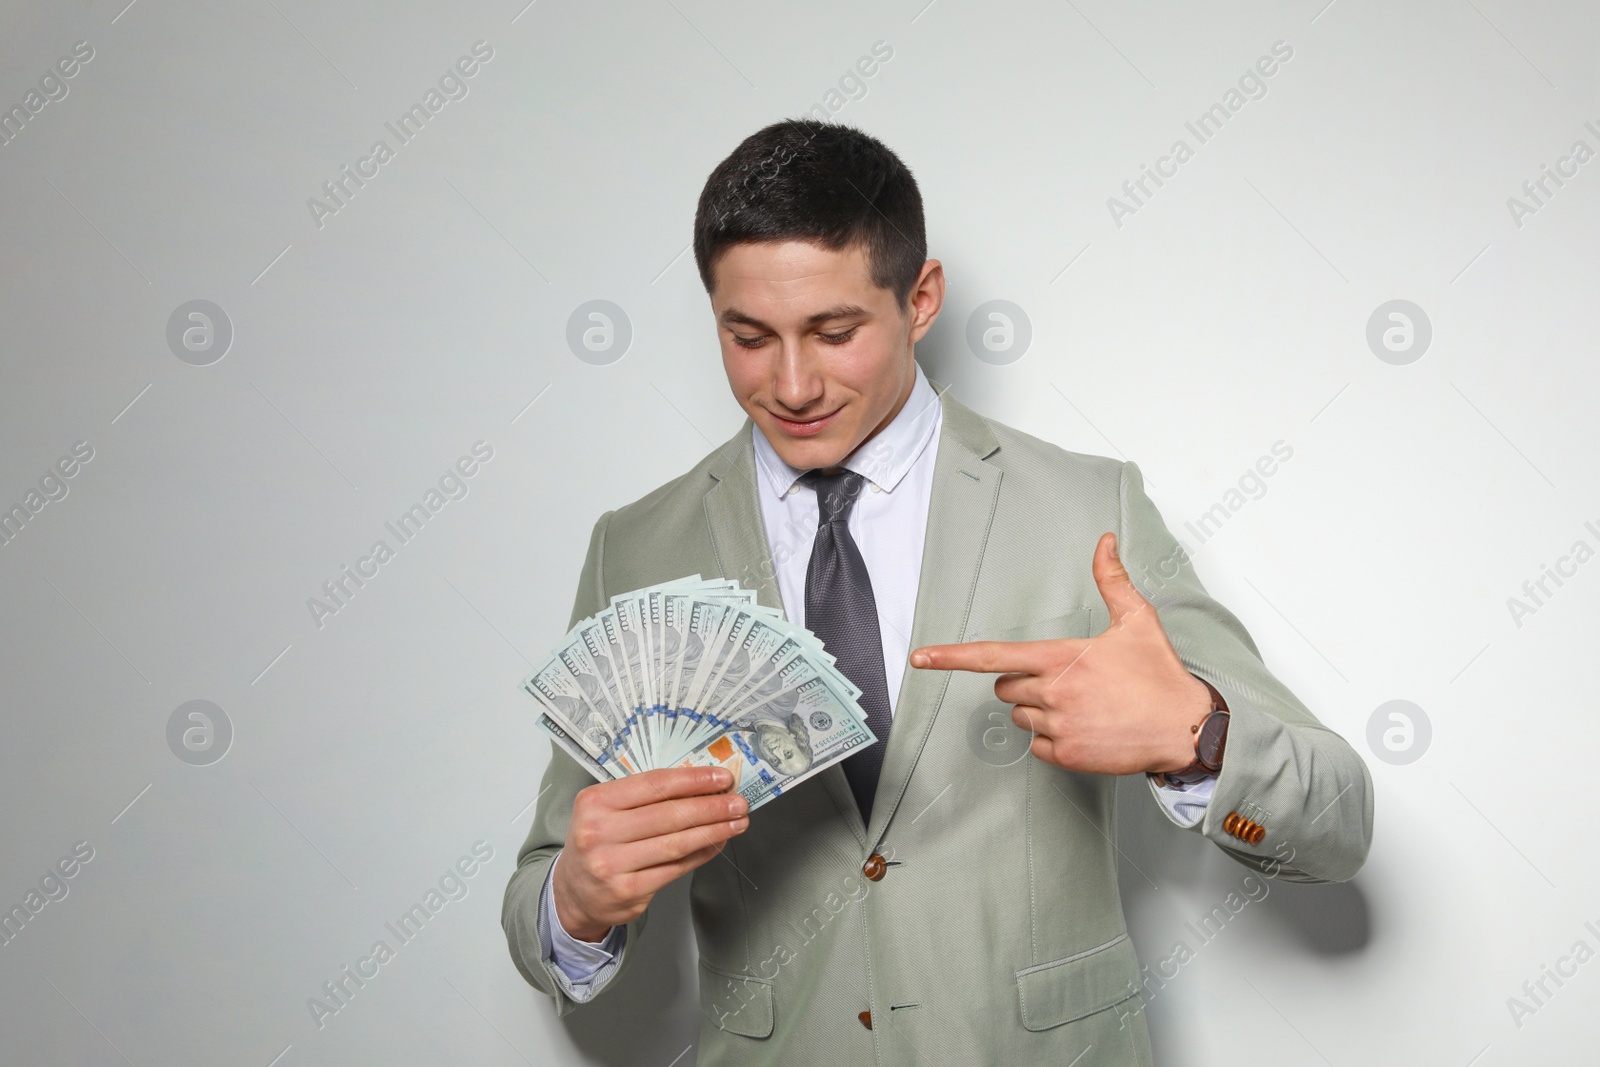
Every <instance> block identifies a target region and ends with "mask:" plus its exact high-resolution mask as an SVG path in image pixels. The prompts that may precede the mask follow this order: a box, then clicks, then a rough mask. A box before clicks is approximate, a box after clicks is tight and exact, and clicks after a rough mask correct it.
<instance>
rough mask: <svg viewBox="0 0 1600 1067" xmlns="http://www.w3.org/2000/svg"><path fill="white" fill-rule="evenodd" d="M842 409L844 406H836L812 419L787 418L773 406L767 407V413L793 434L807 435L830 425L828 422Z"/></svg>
mask: <svg viewBox="0 0 1600 1067" xmlns="http://www.w3.org/2000/svg"><path fill="white" fill-rule="evenodd" d="M842 410H843V408H834V409H833V410H832V411H830V412H828V413H827V414H826V415H818V416H816V417H814V418H810V419H789V418H785V417H784V416H782V415H779V414H778V413H777V412H775V411H773V410H772V409H771V408H768V409H767V414H769V415H771V416H772V417H773V419H774V420H775V421H776V422H777V423H778V425H779V426H780V427H781V428H782V429H784V430H785V431H787V432H789V433H791V434H799V435H807V434H813V433H816V432H817V431H819V430H821V429H822V428H823V427H824V426H826V425H828V423H829V422H831V421H832V420H833V417H834V416H835V415H837V414H839V412H840V411H842Z"/></svg>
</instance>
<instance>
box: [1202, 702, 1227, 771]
mask: <svg viewBox="0 0 1600 1067" xmlns="http://www.w3.org/2000/svg"><path fill="white" fill-rule="evenodd" d="M1228 718H1229V716H1228V715H1227V713H1226V712H1217V713H1215V714H1212V715H1208V716H1206V721H1205V722H1203V723H1201V724H1200V735H1199V736H1198V737H1196V738H1195V743H1194V751H1195V755H1196V756H1198V757H1199V758H1200V761H1201V762H1202V763H1204V764H1205V765H1206V766H1207V767H1220V766H1222V754H1223V751H1224V750H1225V749H1226V748H1227V746H1228Z"/></svg>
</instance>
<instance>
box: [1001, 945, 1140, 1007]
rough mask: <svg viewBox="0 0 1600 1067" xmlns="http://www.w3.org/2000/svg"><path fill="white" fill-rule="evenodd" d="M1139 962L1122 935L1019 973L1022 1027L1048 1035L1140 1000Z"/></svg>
mask: <svg viewBox="0 0 1600 1067" xmlns="http://www.w3.org/2000/svg"><path fill="white" fill-rule="evenodd" d="M1138 973H1139V958H1138V956H1137V955H1136V954H1135V953H1134V951H1133V942H1132V941H1129V940H1128V935H1127V934H1126V933H1124V934H1121V935H1119V936H1117V937H1114V938H1112V939H1111V940H1110V941H1107V942H1106V943H1105V944H1103V945H1098V946H1096V947H1094V948H1091V949H1088V950H1087V951H1084V952H1079V953H1076V954H1074V955H1071V956H1068V957H1066V958H1065V959H1059V960H1054V961H1052V962H1050V963H1041V964H1039V965H1038V966H1037V967H1028V968H1026V969H1024V970H1021V971H1018V972H1017V997H1018V999H1019V1001H1020V1002H1021V1005H1022V1025H1023V1026H1024V1027H1025V1028H1026V1029H1029V1030H1048V1029H1050V1028H1051V1027H1053V1026H1060V1025H1062V1024H1063V1023H1070V1022H1076V1021H1077V1020H1079V1019H1082V1018H1085V1017H1086V1016H1089V1015H1093V1014H1094V1013H1095V1012H1097V1011H1102V1010H1104V1009H1106V1008H1109V1007H1111V1006H1112V1005H1114V1004H1120V1003H1121V1002H1122V1001H1124V1000H1127V999H1128V998H1129V997H1134V996H1138V995H1139V987H1138V986H1137V985H1136V984H1135V981H1134V980H1135V978H1136V976H1137V975H1138Z"/></svg>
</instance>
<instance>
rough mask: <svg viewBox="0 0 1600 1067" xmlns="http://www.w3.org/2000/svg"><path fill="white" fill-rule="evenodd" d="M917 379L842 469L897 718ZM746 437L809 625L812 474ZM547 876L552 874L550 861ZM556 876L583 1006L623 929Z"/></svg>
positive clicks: (919, 523) (1182, 818)
mask: <svg viewBox="0 0 1600 1067" xmlns="http://www.w3.org/2000/svg"><path fill="white" fill-rule="evenodd" d="M916 375H917V376H916V382H915V383H914V384H913V385H912V387H911V395H910V396H909V397H907V398H906V402H905V406H904V407H902V408H901V409H900V411H899V413H898V414H896V415H895V417H894V418H893V419H892V420H890V422H889V425H887V426H885V427H884V428H883V429H882V430H881V431H879V432H878V433H877V434H875V435H874V436H872V437H870V438H868V439H867V440H866V441H863V442H862V443H861V444H860V445H859V446H858V447H857V448H856V450H855V451H854V452H851V453H850V455H848V456H846V457H845V459H844V461H843V462H842V464H841V465H842V466H844V467H846V468H848V469H850V470H852V471H855V472H856V473H858V474H860V475H861V476H862V477H863V478H865V479H866V486H867V488H866V489H865V490H864V491H863V492H862V493H861V495H860V496H859V497H857V499H856V502H855V506H854V507H852V508H851V509H850V516H849V520H848V527H849V530H850V536H851V537H852V538H854V539H855V542H856V545H857V547H858V548H860V549H861V556H862V558H863V559H864V560H865V561H866V564H867V573H868V575H869V576H870V577H871V579H872V596H873V600H874V601H875V602H876V604H877V608H878V630H879V633H880V636H881V639H882V641H883V669H884V677H885V681H886V682H887V683H888V687H889V713H890V715H891V716H893V714H894V709H895V705H896V703H897V702H898V701H899V696H900V683H901V680H902V679H903V678H904V676H905V672H906V667H907V657H908V656H909V655H910V653H911V621H912V617H913V614H914V613H915V610H916V606H917V585H918V582H919V580H920V578H921V574H922V542H923V536H924V534H925V533H926V531H927V526H928V504H929V500H930V499H931V497H932V494H933V467H934V459H935V457H936V456H937V454H938V451H939V428H940V426H941V425H942V424H943V422H944V410H943V408H942V407H941V406H940V403H939V396H938V394H937V393H935V392H934V391H933V387H932V386H931V385H929V384H928V379H927V378H926V377H925V376H924V375H923V373H922V368H921V367H920V366H918V367H917V369H916ZM750 433H751V442H752V444H753V445H754V446H755V461H756V473H757V479H756V480H757V489H756V495H757V497H758V498H759V500H760V503H761V518H762V521H763V522H764V523H765V524H766V529H767V548H768V550H769V551H770V553H771V556H772V563H773V566H774V567H775V568H776V570H777V580H778V592H779V594H780V595H781V596H782V598H783V608H784V614H785V615H786V616H787V617H788V619H789V621H791V622H793V623H794V624H795V625H797V626H804V625H805V621H806V620H805V608H806V595H805V591H806V569H807V567H808V565H809V564H810V562H811V545H812V542H813V541H814V540H815V538H816V535H817V494H816V491H815V490H813V489H812V488H810V487H809V486H807V485H806V484H805V483H803V482H801V481H800V478H801V476H802V475H804V474H805V473H806V472H805V471H804V470H799V469H796V468H794V467H791V466H789V465H788V464H787V463H785V462H784V461H783V460H782V459H781V458H779V456H778V453H777V452H776V451H775V450H774V449H773V447H772V445H771V443H770V442H768V441H767V438H766V435H764V434H763V433H762V432H761V429H760V427H758V426H752V427H751V430H750ZM1215 784H1216V779H1215V778H1206V779H1203V780H1201V781H1199V782H1196V783H1194V784H1193V785H1191V786H1189V787H1188V788H1187V789H1178V788H1166V787H1162V788H1159V789H1157V790H1155V793H1156V796H1157V797H1158V798H1159V799H1160V800H1161V802H1162V804H1163V805H1165V806H1166V808H1167V809H1168V810H1169V811H1171V812H1172V814H1173V816H1174V817H1175V818H1176V819H1177V820H1178V821H1179V822H1181V823H1182V824H1183V825H1186V826H1192V825H1194V823H1195V822H1198V821H1199V819H1200V817H1201V816H1202V815H1204V814H1205V810H1206V806H1207V803H1208V802H1209V801H1210V799H1211V791H1212V789H1213V787H1214V786H1215ZM559 858H560V857H559V855H558V856H557V859H558V860H559ZM550 870H551V875H552V878H553V875H554V872H555V864H554V863H552V864H551V865H550ZM552 878H547V879H546V880H545V887H544V893H543V896H542V898H541V900H540V910H541V911H542V912H544V914H545V916H547V917H548V918H549V919H550V920H551V921H550V922H549V923H548V927H549V928H550V931H551V937H550V945H549V946H547V947H546V950H545V958H546V959H553V960H554V961H555V963H556V966H557V967H558V968H559V969H560V970H561V971H563V972H564V973H565V975H566V976H567V977H568V978H570V979H572V985H571V986H570V987H568V988H567V989H566V993H567V995H568V996H570V997H572V999H573V1000H575V1001H579V1002H582V1001H584V1000H587V999H588V997H589V996H590V995H592V994H591V990H590V985H591V983H592V982H593V980H594V979H595V977H596V976H598V975H599V973H600V971H601V969H602V968H605V967H608V966H610V965H611V964H612V962H613V959H614V957H615V954H616V953H617V952H618V951H620V950H621V947H622V938H623V937H624V936H625V935H626V933H627V928H626V927H622V926H618V927H615V928H613V929H612V930H611V932H610V933H609V934H607V935H606V938H605V940H603V941H601V942H600V943H598V944H594V943H590V942H586V941H578V940H576V939H575V938H572V937H569V936H568V935H567V932H566V931H565V930H564V929H562V928H561V923H560V921H559V919H557V917H556V912H555V903H554V896H553V891H552V889H551V883H552ZM546 925H547V924H545V923H540V928H541V929H545V928H546ZM565 984H566V983H563V985H565Z"/></svg>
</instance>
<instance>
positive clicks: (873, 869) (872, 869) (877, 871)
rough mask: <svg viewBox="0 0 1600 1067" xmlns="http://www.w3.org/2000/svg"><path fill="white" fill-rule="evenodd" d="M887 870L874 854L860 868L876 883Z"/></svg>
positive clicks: (869, 1026)
mask: <svg viewBox="0 0 1600 1067" xmlns="http://www.w3.org/2000/svg"><path fill="white" fill-rule="evenodd" d="M888 869H889V864H888V863H887V862H885V861H884V858H883V857H882V856H880V855H878V854H877V853H876V852H874V853H873V854H872V855H870V856H868V857H867V862H866V865H865V866H863V867H862V868H861V873H862V874H864V875H866V876H867V878H868V879H869V880H870V881H874V882H876V881H878V880H880V879H881V878H883V874H884V872H885V871H887V870H888ZM867 1028H868V1029H869V1030H870V1029H871V1028H872V1024H871V1023H868V1024H867Z"/></svg>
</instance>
